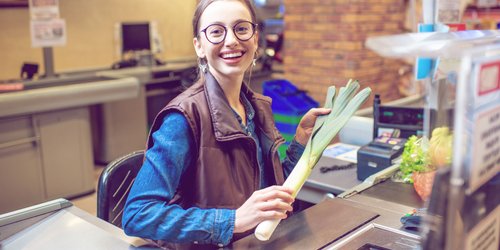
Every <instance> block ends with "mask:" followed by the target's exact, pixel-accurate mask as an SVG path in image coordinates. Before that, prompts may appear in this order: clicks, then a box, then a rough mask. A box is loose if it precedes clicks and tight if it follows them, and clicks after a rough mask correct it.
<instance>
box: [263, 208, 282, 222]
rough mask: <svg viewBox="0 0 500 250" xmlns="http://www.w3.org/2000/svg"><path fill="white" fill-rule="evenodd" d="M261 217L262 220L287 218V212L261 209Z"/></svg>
mask: <svg viewBox="0 0 500 250" xmlns="http://www.w3.org/2000/svg"><path fill="white" fill-rule="evenodd" d="M259 217H260V219H261V220H262V221H264V220H275V219H286V217H287V214H286V212H285V211H276V210H269V211H261V212H260V216H259Z"/></svg>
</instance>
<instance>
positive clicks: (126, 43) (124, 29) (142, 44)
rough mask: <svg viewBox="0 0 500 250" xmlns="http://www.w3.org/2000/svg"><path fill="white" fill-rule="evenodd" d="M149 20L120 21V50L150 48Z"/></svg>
mask: <svg viewBox="0 0 500 250" xmlns="http://www.w3.org/2000/svg"><path fill="white" fill-rule="evenodd" d="M150 37H151V36H150V32H149V22H142V23H122V24H121V38H122V52H127V51H138V50H151V40H150Z"/></svg>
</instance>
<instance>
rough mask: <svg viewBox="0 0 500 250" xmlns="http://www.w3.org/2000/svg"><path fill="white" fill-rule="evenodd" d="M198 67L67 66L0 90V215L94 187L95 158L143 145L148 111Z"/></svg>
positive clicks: (177, 64)
mask: <svg viewBox="0 0 500 250" xmlns="http://www.w3.org/2000/svg"><path fill="white" fill-rule="evenodd" d="M195 66H196V62H195V61H192V60H185V61H178V62H169V63H167V64H166V65H162V66H158V67H137V68H126V69H119V70H110V69H92V70H87V71H79V72H67V73H61V74H59V75H58V76H57V77H52V78H45V79H40V80H36V81H25V82H23V85H24V89H23V90H21V91H15V92H4V93H0V107H2V108H1V109H0V172H1V173H2V174H1V175H0V200H2V201H3V202H2V203H1V204H0V214H1V213H5V212H7V211H12V210H15V209H19V208H22V207H26V206H30V205H34V204H37V203H41V202H44V201H47V200H51V199H55V198H59V197H65V198H72V197H76V196H80V195H85V194H88V193H91V192H93V191H94V188H95V176H94V171H93V169H94V162H101V163H108V162H110V161H112V160H114V159H116V158H118V157H119V156H122V155H124V154H126V153H129V152H132V151H134V150H139V149H143V148H144V145H145V142H146V137H147V133H148V128H149V127H148V123H149V122H150V121H149V120H151V119H153V118H154V116H152V115H151V114H156V113H157V112H158V111H159V109H160V108H162V107H163V106H162V105H164V104H165V103H166V102H167V101H168V100H165V96H167V97H169V98H173V95H175V94H176V91H180V89H179V88H180V87H181V80H182V78H183V77H184V75H183V73H184V72H185V71H186V70H192V69H193V68H194V67H195ZM169 93H170V94H171V95H169ZM148 117H149V120H148ZM151 117H153V118H151Z"/></svg>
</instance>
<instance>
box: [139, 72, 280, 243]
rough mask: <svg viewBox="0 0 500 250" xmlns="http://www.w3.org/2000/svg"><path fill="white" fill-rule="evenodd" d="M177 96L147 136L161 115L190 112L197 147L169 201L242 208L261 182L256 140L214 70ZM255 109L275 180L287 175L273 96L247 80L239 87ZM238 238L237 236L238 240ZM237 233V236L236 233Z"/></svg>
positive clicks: (209, 206)
mask: <svg viewBox="0 0 500 250" xmlns="http://www.w3.org/2000/svg"><path fill="white" fill-rule="evenodd" d="M205 79H206V80H200V81H198V82H197V83H195V84H194V85H193V86H191V87H190V88H189V89H187V90H186V91H184V92H183V93H182V94H180V95H179V96H177V97H176V98H175V99H173V100H172V101H171V102H170V103H169V104H168V105H167V106H166V107H165V108H163V110H162V111H160V113H159V114H158V115H157V117H156V118H155V121H154V122H153V126H152V127H151V131H150V134H149V138H148V144H147V146H148V149H149V148H151V147H152V145H153V140H152V137H151V135H152V133H153V132H154V131H156V130H158V128H159V127H160V126H161V123H162V121H163V117H164V116H165V115H166V114H167V113H168V112H172V111H174V110H175V111H178V112H180V113H182V114H184V116H185V117H186V119H187V121H188V123H189V126H190V128H191V131H192V134H193V136H194V140H195V144H196V147H197V154H195V155H193V156H192V157H194V158H196V160H195V161H194V162H195V163H194V164H192V165H191V166H188V169H187V170H186V172H185V173H184V175H183V176H182V177H181V181H180V183H179V186H178V188H177V192H176V194H175V195H174V198H173V199H172V200H171V201H170V202H169V204H179V205H181V206H182V207H183V208H188V207H193V206H195V207H200V208H228V209H236V208H238V207H240V206H241V205H242V204H243V203H244V202H245V201H246V200H247V199H248V198H249V197H250V195H251V194H252V193H253V192H254V191H256V190H257V189H258V188H259V186H260V183H259V168H258V160H257V150H256V145H255V140H253V139H252V137H251V136H249V135H247V134H245V133H244V132H243V130H242V129H241V127H240V124H239V122H238V120H237V119H236V117H235V116H234V114H233V112H232V110H231V107H230V106H229V103H228V101H227V98H226V97H225V95H224V92H223V90H222V89H221V87H220V86H219V84H218V83H217V81H216V80H215V78H214V77H213V76H212V75H211V74H210V73H207V74H205ZM241 91H242V92H243V93H244V94H245V95H246V97H247V99H248V100H249V101H250V103H251V104H252V106H253V108H254V109H255V117H254V122H255V125H256V126H255V128H256V131H255V132H256V133H258V135H259V139H260V142H261V143H260V144H261V145H260V146H261V147H262V154H263V159H264V162H265V168H267V170H266V173H270V174H272V173H273V174H274V182H275V184H279V185H281V184H283V182H284V175H283V168H282V166H281V162H280V159H279V157H278V153H277V148H278V146H279V145H280V144H281V143H283V142H284V139H283V137H282V136H281V135H280V133H279V132H278V130H277V129H276V127H275V125H274V120H273V116H272V111H271V99H270V98H269V97H266V96H263V95H260V94H257V93H254V92H252V91H251V90H250V89H248V88H247V87H246V85H245V84H243V86H242V90H241ZM234 238H235V237H233V239H234ZM236 238H239V237H236Z"/></svg>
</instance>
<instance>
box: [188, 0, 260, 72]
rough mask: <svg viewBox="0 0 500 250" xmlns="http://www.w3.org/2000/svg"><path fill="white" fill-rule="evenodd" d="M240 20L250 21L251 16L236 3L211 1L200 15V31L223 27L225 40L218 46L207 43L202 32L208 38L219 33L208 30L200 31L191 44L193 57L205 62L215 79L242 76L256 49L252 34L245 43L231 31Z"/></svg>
mask: <svg viewBox="0 0 500 250" xmlns="http://www.w3.org/2000/svg"><path fill="white" fill-rule="evenodd" d="M242 21H247V22H252V17H251V15H250V11H249V10H248V9H247V8H246V6H245V5H244V4H243V3H242V2H240V1H236V0H230V1H216V2H213V3H212V4H210V5H209V6H207V8H206V9H205V11H204V12H203V14H202V15H201V18H200V21H199V28H200V31H202V30H204V29H205V28H207V27H209V26H210V25H213V24H220V25H222V26H224V27H225V28H226V38H225V40H224V41H222V42H220V43H218V44H213V43H211V42H210V41H208V40H207V37H206V35H205V33H208V34H207V35H209V36H210V34H212V35H214V34H217V33H218V32H220V29H216V30H212V29H211V28H209V30H206V32H201V33H200V34H199V36H198V37H197V38H194V41H193V43H194V46H195V49H196V54H197V55H198V57H200V58H206V59H207V61H208V65H209V70H210V72H211V73H212V74H213V75H214V76H216V78H218V77H217V76H222V77H227V76H229V77H237V76H241V75H243V74H244V73H245V70H246V69H247V68H248V67H249V66H250V64H251V63H252V60H253V58H254V55H255V51H256V50H257V41H258V37H257V33H255V35H254V36H253V37H252V38H250V39H249V40H248V41H241V40H239V39H238V38H237V37H236V36H235V34H234V32H233V27H234V26H235V25H236V24H238V23H240V24H241V22H242ZM219 27H220V26H219ZM243 29H244V28H243ZM237 30H241V28H237ZM212 41H213V39H212Z"/></svg>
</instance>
